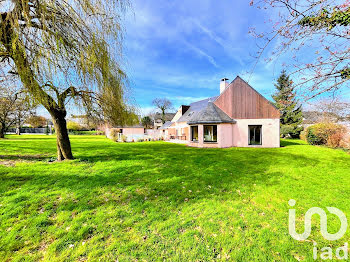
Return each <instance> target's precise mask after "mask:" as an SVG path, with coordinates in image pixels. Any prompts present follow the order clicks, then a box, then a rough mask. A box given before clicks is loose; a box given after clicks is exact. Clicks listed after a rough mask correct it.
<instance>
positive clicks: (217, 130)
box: [160, 77, 280, 148]
mask: <svg viewBox="0 0 350 262" xmlns="http://www.w3.org/2000/svg"><path fill="white" fill-rule="evenodd" d="M227 80H228V79H226V78H224V79H222V80H221V82H220V95H219V96H215V97H211V98H208V99H205V100H201V101H198V102H194V103H192V104H190V105H188V106H186V105H183V106H181V107H180V108H179V110H178V111H177V113H176V114H175V116H174V117H173V119H172V120H171V121H169V122H166V123H165V124H164V125H162V126H161V127H160V132H161V135H162V136H163V137H164V138H165V139H166V140H170V141H173V142H179V143H187V144H188V145H189V146H193V147H221V148H223V147H279V146H280V113H279V111H278V109H277V108H276V107H275V106H274V105H273V104H272V103H271V102H269V101H268V100H267V99H266V98H264V97H263V96H262V95H261V94H259V93H258V92H257V91H256V90H255V89H254V88H252V87H251V86H250V85H249V84H248V83H247V82H245V81H244V80H243V79H241V78H240V77H236V79H235V80H234V81H232V82H231V83H228V82H227Z"/></svg>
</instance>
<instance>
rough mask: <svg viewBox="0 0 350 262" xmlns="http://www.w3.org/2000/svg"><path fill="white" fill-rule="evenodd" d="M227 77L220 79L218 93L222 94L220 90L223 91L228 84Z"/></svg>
mask: <svg viewBox="0 0 350 262" xmlns="http://www.w3.org/2000/svg"><path fill="white" fill-rule="evenodd" d="M227 80H228V78H226V77H225V78H223V79H221V81H220V95H221V94H222V92H224V91H225V89H226V87H227V86H228V82H227Z"/></svg>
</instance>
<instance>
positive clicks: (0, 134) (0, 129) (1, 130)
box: [0, 126, 5, 138]
mask: <svg viewBox="0 0 350 262" xmlns="http://www.w3.org/2000/svg"><path fill="white" fill-rule="evenodd" d="M0 138H5V128H4V127H3V126H1V127H0Z"/></svg>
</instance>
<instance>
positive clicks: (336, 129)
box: [306, 122, 346, 148]
mask: <svg viewBox="0 0 350 262" xmlns="http://www.w3.org/2000/svg"><path fill="white" fill-rule="evenodd" d="M345 134H346V129H345V127H344V126H342V125H339V124H335V123H329V122H325V123H318V124H315V125H312V126H310V127H308V128H307V130H306V140H307V142H308V143H309V144H311V145H327V146H329V147H333V148H336V147H340V146H341V141H342V140H343V138H344V136H345Z"/></svg>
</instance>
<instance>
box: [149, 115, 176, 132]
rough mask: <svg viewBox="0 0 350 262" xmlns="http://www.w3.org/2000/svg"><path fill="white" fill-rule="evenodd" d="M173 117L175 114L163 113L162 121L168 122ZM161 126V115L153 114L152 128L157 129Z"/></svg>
mask: <svg viewBox="0 0 350 262" xmlns="http://www.w3.org/2000/svg"><path fill="white" fill-rule="evenodd" d="M174 116H175V113H165V114H164V120H165V122H167V121H170V120H171V119H173V117H174ZM162 125H163V120H162V114H161V113H155V114H154V116H153V127H154V129H156V130H157V129H159V128H160V127H161V126H162Z"/></svg>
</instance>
